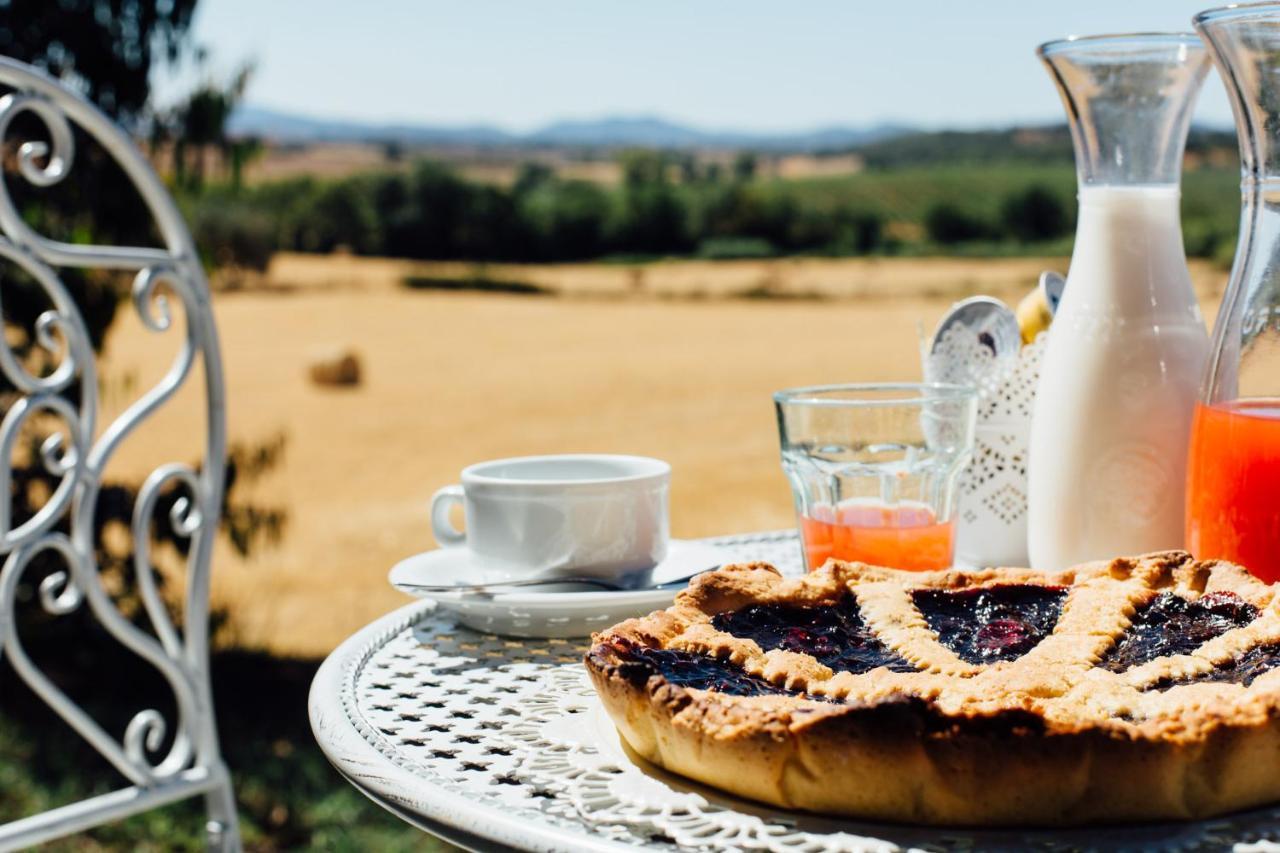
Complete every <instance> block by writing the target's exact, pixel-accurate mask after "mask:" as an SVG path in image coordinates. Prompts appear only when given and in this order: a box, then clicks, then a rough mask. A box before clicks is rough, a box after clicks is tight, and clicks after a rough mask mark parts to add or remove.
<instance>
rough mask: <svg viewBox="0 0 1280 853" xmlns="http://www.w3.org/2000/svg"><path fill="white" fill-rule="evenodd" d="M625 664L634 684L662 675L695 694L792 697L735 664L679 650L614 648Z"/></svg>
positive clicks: (622, 667)
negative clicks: (714, 691)
mask: <svg viewBox="0 0 1280 853" xmlns="http://www.w3.org/2000/svg"><path fill="white" fill-rule="evenodd" d="M615 652H616V653H617V655H618V657H619V658H620V659H621V660H622V665H621V672H622V674H623V675H624V676H626V677H627V678H630V679H632V680H633V681H638V682H642V681H648V679H649V676H651V675H654V674H657V675H661V676H662V677H663V678H665V679H666V680H667V681H668V682H670V683H671V684H674V685H677V686H679V687H692V688H694V689H696V690H717V691H719V692H721V693H728V694H730V695H733V696H765V695H769V694H789V693H792V691H789V690H785V689H783V688H781V687H777V686H775V685H773V684H770V683H769V682H767V681H765V680H764V679H763V678H757V677H755V676H754V675H749V674H747V673H746V672H743V671H742V669H741V668H740V667H738V666H737V665H736V664H733V663H730V662H729V661H722V660H718V659H716V658H713V657H708V656H706V655H700V654H695V653H694V652H685V651H679V650H677V649H650V648H647V647H645V646H638V645H634V644H630V643H628V644H627V645H626V646H619V647H616V648H615Z"/></svg>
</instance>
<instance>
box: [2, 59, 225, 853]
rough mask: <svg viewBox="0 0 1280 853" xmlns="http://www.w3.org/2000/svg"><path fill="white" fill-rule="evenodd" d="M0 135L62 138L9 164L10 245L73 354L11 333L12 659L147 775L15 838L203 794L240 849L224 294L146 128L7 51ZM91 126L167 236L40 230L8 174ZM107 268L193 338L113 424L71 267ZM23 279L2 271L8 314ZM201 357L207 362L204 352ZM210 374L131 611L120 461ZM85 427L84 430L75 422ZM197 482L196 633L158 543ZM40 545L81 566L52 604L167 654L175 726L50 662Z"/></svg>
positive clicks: (8, 841)
mask: <svg viewBox="0 0 1280 853" xmlns="http://www.w3.org/2000/svg"><path fill="white" fill-rule="evenodd" d="M0 85H3V86H4V87H5V88H6V89H8V90H11V91H9V93H8V94H5V95H4V96H3V97H0V143H2V142H3V141H4V140H5V138H6V136H7V135H8V134H9V131H10V125H11V124H12V122H13V120H14V119H15V117H17V116H19V115H22V114H29V115H32V116H34V117H35V118H36V119H38V120H39V122H40V123H41V124H43V126H44V129H45V132H46V134H47V138H48V142H47V143H46V142H42V141H27V142H24V143H22V144H21V145H20V146H19V147H18V148H17V150H16V158H15V161H14V162H15V165H16V169H15V171H16V172H17V173H18V176H14V175H11V174H8V173H7V172H6V173H3V174H0V259H2V262H3V263H6V264H13V265H16V266H17V267H19V268H21V269H22V270H23V271H24V272H25V273H26V274H27V275H28V276H30V278H32V279H33V280H34V281H35V282H36V283H37V284H38V286H39V288H40V289H41V290H42V291H43V293H44V295H45V297H47V299H48V301H49V304H50V305H51V306H52V307H51V308H50V309H49V310H47V311H45V312H44V313H43V314H42V315H40V317H39V318H38V320H37V321H36V325H35V329H34V332H35V336H34V341H35V343H36V344H37V345H38V346H40V347H42V348H44V349H45V350H46V351H47V352H48V354H49V357H50V359H52V360H54V361H55V362H56V367H55V368H54V369H52V371H41V374H42V375H36V374H35V373H33V372H32V371H31V370H30V368H29V367H28V365H27V363H24V360H23V359H22V358H21V357H20V355H19V354H18V353H17V352H15V351H14V349H13V348H12V347H11V346H10V344H9V343H8V342H7V341H6V339H5V337H4V336H3V335H2V334H0V373H2V374H3V377H4V378H5V380H7V382H8V384H10V385H12V386H13V388H14V389H15V390H16V402H15V403H14V404H13V405H11V406H10V407H9V408H8V409H7V410H6V411H5V412H4V413H3V418H2V419H0V557H2V558H3V559H4V563H3V567H2V568H0V656H4V657H7V659H8V661H9V663H10V664H11V665H12V668H13V670H14V672H16V673H17V676H18V677H19V678H20V679H22V680H23V681H24V682H26V684H28V685H29V686H30V687H31V689H32V690H33V691H34V692H35V693H36V694H38V695H39V697H40V698H41V699H42V700H43V701H44V702H45V703H47V704H48V705H49V707H50V708H52V709H53V711H55V712H56V713H57V714H58V716H60V717H61V718H62V719H63V720H65V721H66V722H67V723H69V724H70V725H71V727H72V728H73V729H75V731H76V732H78V733H79V734H80V735H81V736H82V737H84V738H85V740H87V741H88V742H89V743H90V744H91V745H92V746H93V748H94V749H96V750H97V751H98V752H99V753H101V754H102V756H103V757H104V758H106V760H107V761H108V762H110V763H111V764H112V765H113V766H114V767H115V768H116V769H117V770H118V771H119V772H120V773H121V775H123V776H124V777H125V779H126V780H127V781H128V782H129V783H131V784H130V786H129V787H125V788H122V789H120V790H117V791H114V792H112V793H109V794H104V795H100V796H96V797H93V798H90V799H87V800H83V801H81V802H78V803H73V804H71V805H68V806H63V807H61V808H58V809H54V810H52V811H48V812H44V813H42V814H38V815H33V816H30V817H25V818H22V819H19V820H17V821H14V822H12V823H8V824H3V825H0V850H7V849H12V848H16V847H20V846H26V845H30V844H35V843H39V842H42V841H45V840H48V839H51V838H56V837H58V836H62V835H66V834H68V833H72V832H78V831H81V830H84V829H88V828H90V827H93V826H97V825H99V824H102V823H106V822H108V821H112V820H117V819H119V818H123V817H126V816H128V815H131V814H136V813H138V812H142V811H145V810H148V809H151V808H155V807H157V806H161V805H165V804H167V803H171V802H176V801H178V800H182V799H186V798H188V797H196V796H200V797H203V798H204V801H205V805H206V808H207V811H208V823H207V825H206V826H207V831H208V841H209V845H210V847H213V848H216V849H223V850H227V849H238V848H239V833H238V829H237V823H236V811H235V801H234V798H233V795H232V790H231V784H230V778H229V776H228V774H227V770H226V766H225V765H224V764H223V762H222V758H221V756H220V752H219V748H218V739H217V733H216V730H215V726H214V717H213V702H212V695H211V690H210V684H209V650H208V613H209V607H208V598H209V559H210V552H211V548H212V546H213V539H214V536H215V535H216V533H217V529H218V518H219V512H220V509H221V506H222V491H223V487H224V474H225V465H226V429H225V418H224V405H225V403H224V395H223V378H222V361H221V357H220V356H219V353H218V338H217V333H216V330H215V329H214V323H213V314H212V311H211V309H210V304H209V287H208V283H207V281H206V280H205V277H204V272H203V270H202V269H201V266H200V261H199V258H198V256H197V254H196V250H195V246H194V244H193V242H192V240H191V235H190V234H189V233H188V231H187V228H186V225H185V224H184V223H183V220H182V218H181V216H179V214H178V210H177V208H176V207H175V205H174V203H173V200H172V199H171V198H170V197H169V194H168V192H167V191H166V190H165V187H164V184H163V183H162V182H161V181H160V179H159V178H158V177H157V176H156V174H155V172H154V171H153V170H152V169H151V167H150V165H149V164H148V162H147V161H146V159H145V158H144V157H143V156H142V154H141V153H140V151H139V150H138V148H137V146H136V145H135V143H134V141H133V140H132V139H130V138H129V136H128V135H126V134H125V133H124V132H122V131H121V130H120V129H119V128H118V127H116V125H115V124H114V123H113V122H112V121H111V120H110V119H108V118H107V117H106V116H105V115H104V114H103V113H102V112H100V111H99V110H98V109H97V108H96V107H94V106H93V105H92V104H90V103H89V102H88V101H87V100H86V99H85V98H83V97H82V96H80V95H79V94H77V93H76V92H73V91H71V90H70V89H68V88H66V87H65V86H63V85H61V84H60V83H58V82H57V81H55V80H53V79H51V78H50V77H48V76H47V75H45V74H44V73H42V72H40V71H39V70H37V69H34V68H31V67H30V66H27V65H24V64H22V63H20V62H15V61H13V60H10V59H6V58H3V57H0ZM73 126H74V127H78V128H80V130H81V131H83V133H85V134H87V135H88V136H89V137H90V138H92V139H93V140H94V141H95V142H96V143H97V144H98V145H100V146H101V147H102V148H103V149H104V150H105V151H106V152H107V153H108V154H109V155H110V156H111V158H113V159H114V161H115V162H116V164H118V166H119V167H120V168H121V169H122V170H123V172H124V173H125V175H126V176H127V177H128V178H129V180H130V182H131V183H132V184H133V185H134V187H135V188H136V189H137V191H138V194H139V196H140V197H141V199H142V201H143V203H144V204H145V205H146V207H147V209H148V211H149V213H150V216H151V218H152V220H153V222H154V225H155V229H156V231H157V233H158V234H159V235H160V239H161V241H162V243H163V248H140V247H120V246H96V245H83V244H73V243H65V242H59V241H57V240H52V239H49V238H47V237H45V236H42V235H40V234H37V233H36V232H35V231H34V230H33V229H32V227H31V226H30V225H28V224H27V222H26V221H24V219H23V218H22V216H21V214H20V212H19V211H18V209H17V207H16V205H15V203H14V201H13V197H12V195H11V193H10V187H9V184H8V182H9V181H10V180H13V179H16V177H20V178H21V179H22V180H25V181H26V182H28V183H29V184H31V185H33V186H35V187H49V186H52V185H54V184H56V183H58V182H59V181H61V180H62V179H63V178H64V177H66V175H67V173H68V171H69V170H70V168H71V164H72V160H73V157H74V153H75V152H74V140H75V137H74V135H73V132H72V128H73ZM75 268H80V269H84V268H98V269H112V270H124V271H128V272H132V273H134V274H135V275H134V278H133V287H132V296H133V306H134V308H135V309H136V310H137V312H138V313H139V315H140V317H141V320H142V323H143V325H144V326H145V327H146V328H147V329H148V330H150V331H152V332H155V333H164V332H166V331H169V330H171V329H174V328H175V327H178V326H179V325H180V324H179V323H178V322H177V321H176V320H175V318H174V316H173V315H172V314H171V313H170V310H169V305H168V302H167V301H166V299H165V295H164V293H163V292H162V291H163V290H165V289H167V290H168V291H169V292H171V293H172V294H174V295H176V297H177V298H178V299H179V300H180V301H181V302H182V309H183V310H182V315H183V316H184V318H185V336H184V338H183V339H182V340H181V341H180V346H179V349H178V353H177V355H176V357H175V359H174V361H173V364H172V365H171V366H170V368H169V370H168V372H167V373H166V374H165V376H164V377H163V379H161V380H160V382H159V383H158V384H157V385H156V386H155V387H153V388H150V389H149V390H147V391H146V392H145V393H143V394H142V395H141V396H140V397H139V398H138V399H137V400H136V401H135V402H134V403H133V404H132V405H131V406H130V407H129V408H127V409H126V410H125V411H124V412H123V414H121V415H120V416H119V417H117V418H116V419H115V420H114V421H112V422H111V423H103V424H99V401H98V387H99V386H98V382H99V376H98V373H97V365H96V363H95V358H94V350H93V347H92V346H91V343H90V338H89V334H88V330H87V327H86V324H85V320H84V317H83V316H82V314H81V312H80V309H79V308H78V307H77V305H76V303H75V301H74V300H73V299H72V297H71V295H70V293H69V291H68V289H67V287H66V286H65V285H64V283H63V282H62V281H61V279H60V277H59V270H62V269H75ZM5 298H6V287H5V286H3V284H0V313H2V312H3V302H4V300H5ZM197 364H199V367H196V365H197ZM193 372H196V373H199V372H203V386H204V393H205V404H206V406H207V416H208V417H207V430H206V440H205V445H204V448H203V459H202V460H201V463H200V465H199V467H198V469H197V468H193V467H192V466H190V465H187V464H184V463H181V462H173V463H169V464H165V465H161V466H160V467H159V468H156V469H155V470H154V471H153V472H152V473H151V475H150V476H149V477H147V479H146V481H145V483H144V484H143V485H142V487H141V489H140V491H139V492H138V495H137V499H136V501H135V503H134V507H133V513H132V536H133V548H134V553H133V564H134V572H135V574H136V585H137V592H138V595H139V598H140V599H141V602H142V605H143V609H144V611H145V613H146V616H147V618H148V619H149V620H150V622H151V624H152V626H153V628H154V633H152V632H149V631H146V630H143V629H142V628H140V627H138V625H136V624H134V622H131V621H130V620H129V619H126V618H125V617H124V616H123V615H122V613H121V612H120V610H119V609H118V608H117V606H116V604H115V603H114V601H113V599H112V597H111V596H110V595H109V594H108V592H107V591H106V589H105V588H104V585H103V583H102V580H101V578H100V575H99V569H100V567H99V565H98V559H97V554H96V550H95V513H96V512H97V511H98V498H99V493H100V490H101V488H102V476H103V471H104V469H105V468H106V466H107V464H108V462H109V461H110V460H111V459H112V456H113V454H114V453H115V452H116V450H117V449H118V448H119V447H120V446H121V444H122V443H123V442H124V441H125V440H126V439H127V438H128V437H129V436H130V434H131V433H133V431H134V430H135V428H136V427H137V426H138V425H139V424H140V423H141V422H143V421H144V420H145V419H147V418H148V417H149V416H150V415H151V414H152V413H154V412H155V411H156V410H157V409H159V408H161V407H162V406H163V405H164V404H165V403H166V402H167V401H168V400H169V399H170V398H171V397H172V396H173V395H174V394H175V393H176V392H177V391H178V389H179V388H180V387H181V386H182V385H183V384H184V383H185V382H186V380H187V379H188V377H189V376H191V375H192V373H193ZM33 418H34V419H36V420H39V419H49V418H52V419H55V420H56V421H57V422H58V423H60V424H61V429H60V430H58V431H55V432H54V433H53V434H52V435H51V436H50V437H49V438H47V439H46V440H44V442H43V443H42V444H41V446H40V452H39V454H38V456H39V459H38V460H36V462H35V463H33V464H39V465H42V466H43V468H44V469H45V470H46V471H48V472H49V475H50V476H51V477H52V478H54V481H55V482H56V487H54V488H53V489H52V491H51V493H50V494H49V497H48V498H47V500H46V501H45V503H44V504H43V506H41V507H40V508H39V509H38V510H37V511H35V512H34V513H33V514H31V515H30V517H29V518H24V519H20V520H18V521H15V512H14V509H15V507H14V501H13V498H12V497H11V494H12V489H11V485H12V482H13V476H14V472H13V464H14V463H13V452H14V449H15V443H16V442H17V440H18V437H19V434H20V433H21V432H22V431H23V430H24V429H25V428H29V427H31V426H32V425H33V424H34V423H35V421H33ZM67 436H69V438H68V437H67ZM175 489H176V490H179V492H180V494H181V497H179V498H178V499H177V501H176V502H175V503H174V505H173V509H172V512H171V513H170V520H171V522H172V529H173V530H174V531H175V532H176V534H177V535H179V536H182V537H186V539H187V540H188V547H187V549H186V551H187V557H186V560H187V565H186V572H187V574H186V598H185V602H184V603H185V610H184V613H183V621H182V626H181V627H182V630H181V631H179V630H178V628H177V627H176V626H175V625H174V624H173V623H172V621H171V620H170V617H169V613H168V610H167V609H166V607H165V604H164V602H163V601H162V599H161V597H160V594H159V591H158V584H157V581H156V575H155V569H154V567H153V565H152V561H151V554H150V540H151V534H152V524H153V521H154V515H155V512H156V509H157V506H158V504H159V502H160V500H161V498H162V496H163V495H166V494H170V493H172V492H173V490H175ZM36 557H45V558H49V557H52V558H54V559H56V560H58V561H59V565H60V566H63V568H61V569H60V570H58V571H55V572H54V573H52V574H50V575H48V576H47V577H45V579H44V580H43V581H42V582H41V583H40V586H39V596H38V598H39V602H40V606H42V607H43V608H44V609H45V610H46V611H48V612H49V613H50V614H54V615H58V614H66V613H69V612H71V611H73V610H75V609H76V608H78V607H80V606H81V605H82V604H84V603H87V604H88V606H89V608H90V610H91V612H92V614H93V617H94V618H95V619H96V620H97V621H98V622H99V623H101V625H102V627H103V628H104V629H105V630H106V631H108V632H109V633H110V634H111V635H112V636H113V637H114V638H115V639H117V640H119V641H120V642H121V643H122V644H123V645H124V647H125V648H127V649H128V650H129V651H130V652H132V653H134V654H136V655H138V656H139V657H140V658H142V659H143V660H144V661H145V662H146V663H147V664H149V665H150V666H152V667H154V668H155V669H156V670H157V671H158V672H159V673H160V675H161V676H163V678H164V680H165V681H166V682H167V684H168V687H169V688H170V689H171V690H172V691H173V695H174V698H175V704H176V708H177V711H176V718H175V719H174V721H173V723H172V725H173V731H172V737H171V739H170V745H169V747H168V749H167V750H165V751H164V754H163V755H160V756H158V757H157V756H156V755H155V752H156V751H157V750H160V749H162V748H163V745H164V743H165V741H166V731H167V730H168V728H169V724H168V723H167V722H166V720H165V719H164V718H163V717H162V716H161V714H160V713H159V712H157V711H155V710H150V709H148V710H142V711H139V712H138V713H137V714H135V715H134V716H133V717H132V719H131V720H130V722H129V724H128V726H127V727H126V728H125V730H124V732H123V734H122V735H120V736H119V737H116V736H115V735H113V734H111V733H109V732H107V731H106V730H105V729H104V728H103V727H102V726H101V725H100V724H99V723H98V722H97V721H96V720H95V719H94V718H93V717H91V716H90V715H89V714H87V713H85V711H84V710H83V709H82V708H81V707H80V706H79V705H77V704H76V703H75V702H73V701H72V700H71V699H70V698H69V697H68V696H67V695H66V694H65V693H64V692H62V690H61V689H60V688H59V687H58V686H57V685H55V684H54V683H53V681H52V680H50V679H49V677H48V676H47V675H46V674H45V673H44V672H42V671H41V670H40V668H38V667H37V666H36V665H35V664H34V663H33V661H32V659H31V658H30V657H29V656H28V654H27V652H26V650H25V649H24V648H23V645H22V640H21V638H20V637H19V632H18V629H17V624H16V604H17V602H16V598H17V591H18V587H19V582H20V581H21V579H22V577H23V574H24V573H25V572H26V570H27V569H28V567H30V566H31V564H32V561H33V559H34V558H36Z"/></svg>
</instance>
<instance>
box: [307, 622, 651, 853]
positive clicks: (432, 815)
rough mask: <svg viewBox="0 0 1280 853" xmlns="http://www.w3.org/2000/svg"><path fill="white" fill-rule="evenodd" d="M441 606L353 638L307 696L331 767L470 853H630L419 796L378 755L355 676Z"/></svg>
mask: <svg viewBox="0 0 1280 853" xmlns="http://www.w3.org/2000/svg"><path fill="white" fill-rule="evenodd" d="M434 608H435V604H434V603H432V602H429V601H428V602H414V603H412V604H408V605H405V606H404V607H401V608H399V609H397V610H393V611H391V612H390V613H388V614H387V615H386V616H382V617H380V618H379V619H376V620H375V621H373V622H371V623H369V624H368V625H367V626H365V627H364V628H362V629H361V630H359V631H357V632H356V633H355V634H353V635H351V637H349V638H347V639H346V640H345V641H344V642H343V643H342V644H341V645H339V646H338V647H337V648H336V649H334V650H333V652H331V653H330V654H329V656H328V657H326V658H325V660H324V662H323V663H321V664H320V668H319V669H318V670H317V671H316V676H315V678H314V679H313V680H312V682H311V690H310V691H309V693H308V696H307V712H308V716H309V718H310V721H311V732H312V735H313V736H314V737H315V740H316V743H317V744H319V746H320V749H321V751H322V752H323V753H324V755H325V758H327V759H328V760H329V763H330V764H332V765H333V766H334V769H336V770H337V771H338V772H339V773H340V774H342V776H343V777H345V778H346V779H347V780H348V781H350V782H351V783H352V785H353V786H354V787H355V788H356V789H357V790H359V791H360V792H361V793H363V794H364V795H365V796H367V797H368V798H369V799H370V800H372V801H373V802H375V803H377V804H378V805H380V806H382V807H383V808H384V809H386V810H387V811H389V812H391V813H392V814H394V815H396V816H397V817H399V818H400V819H401V820H408V821H410V822H412V823H413V824H414V825H415V826H418V827H419V828H420V829H423V830H425V831H427V832H430V833H432V834H433V835H437V836H439V837H441V838H443V839H444V840H446V841H449V842H451V843H454V844H457V845H459V846H461V847H464V848H467V849H472V850H474V849H480V848H479V845H477V844H476V841H477V840H478V841H480V842H483V843H484V844H485V845H486V846H485V847H484V848H483V849H500V850H531V849H533V850H548V851H551V850H567V849H573V850H599V851H616V850H627V849H630V848H629V847H627V846H626V845H623V844H616V843H613V842H610V841H605V840H597V839H575V844H574V845H573V847H572V848H568V847H566V845H565V843H564V842H565V836H564V834H563V833H561V832H557V831H556V830H555V829H554V828H551V827H543V826H538V825H536V824H530V823H529V822H527V821H523V820H520V819H519V818H515V817H509V816H506V815H502V814H500V813H499V814H495V813H494V812H492V811H490V810H486V809H480V808H477V807H476V806H474V805H473V804H472V803H471V801H470V800H468V799H467V798H466V797H464V796H461V795H459V794H455V793H453V792H452V791H447V790H445V789H443V788H435V789H433V790H432V796H431V798H430V799H427V798H423V797H420V796H415V794H414V792H416V791H419V790H420V789H421V785H422V780H421V779H419V778H418V777H417V776H416V775H415V774H413V773H412V772H410V771H408V770H406V769H405V768H403V767H400V766H399V765H398V764H396V762H395V761H394V760H392V758H391V757H390V756H388V755H385V754H384V753H383V752H381V751H380V750H378V749H375V748H374V747H373V745H372V743H371V742H370V739H368V737H367V735H366V734H362V733H361V732H360V730H359V728H358V727H357V722H356V721H357V720H359V716H358V714H357V713H355V709H354V708H352V707H350V700H351V698H352V697H351V690H350V689H349V688H350V686H351V679H352V678H353V676H354V674H355V672H356V671H357V670H358V669H359V667H361V666H362V665H363V664H364V663H365V662H366V661H367V660H368V657H369V656H370V655H371V654H372V653H373V652H375V651H376V650H377V649H378V648H380V647H381V646H382V644H383V643H385V642H386V641H387V640H388V639H389V638H390V637H392V636H394V635H396V634H398V633H400V632H401V631H404V630H406V629H408V628H409V627H411V626H412V625H414V624H415V623H416V622H417V621H418V620H420V619H421V618H422V617H423V616H424V615H426V614H427V613H429V612H430V611H431V610H433V609H434ZM423 818H425V820H423ZM531 842H533V843H531Z"/></svg>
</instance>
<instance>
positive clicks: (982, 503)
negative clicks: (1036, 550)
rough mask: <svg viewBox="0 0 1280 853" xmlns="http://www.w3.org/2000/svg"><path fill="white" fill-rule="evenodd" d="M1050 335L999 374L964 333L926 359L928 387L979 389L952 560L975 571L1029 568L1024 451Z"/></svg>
mask: <svg viewBox="0 0 1280 853" xmlns="http://www.w3.org/2000/svg"><path fill="white" fill-rule="evenodd" d="M1047 337H1048V333H1047V332H1042V333H1040V335H1039V336H1037V338H1036V339H1035V340H1034V341H1033V342H1032V343H1030V344H1028V345H1026V346H1024V347H1023V348H1022V350H1021V352H1020V353H1019V354H1018V358H1017V360H1016V361H1014V362H1011V363H1010V364H1009V365H1008V366H1007V367H1005V368H1003V369H1000V368H999V367H998V365H997V362H996V361H995V359H994V356H993V353H992V352H991V350H990V349H989V348H988V347H986V346H984V345H983V344H982V343H981V342H979V340H978V339H977V338H975V337H974V336H973V335H972V334H966V330H964V329H960V328H957V329H952V330H948V331H947V332H946V333H944V335H943V337H942V339H941V340H940V341H939V342H938V345H937V346H935V347H934V349H933V352H932V353H925V354H924V355H923V359H924V375H925V379H926V380H927V381H930V382H948V381H956V377H958V376H963V377H964V380H963V381H967V382H970V383H973V384H976V385H977V388H978V424H977V429H976V431H975V439H974V450H973V459H972V460H971V461H970V462H969V465H968V466H967V467H966V468H965V470H964V471H963V473H961V475H960V488H959V500H960V507H959V512H958V513H957V516H956V519H957V520H956V562H957V563H959V564H962V565H972V566H984V567H985V566H1026V565H1027V564H1028V556H1027V449H1028V446H1029V443H1030V439H1031V410H1032V407H1033V406H1034V404H1035V395H1036V385H1037V383H1038V381H1039V378H1040V358H1041V355H1042V353H1043V352H1044V346H1045V341H1046V340H1047Z"/></svg>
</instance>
